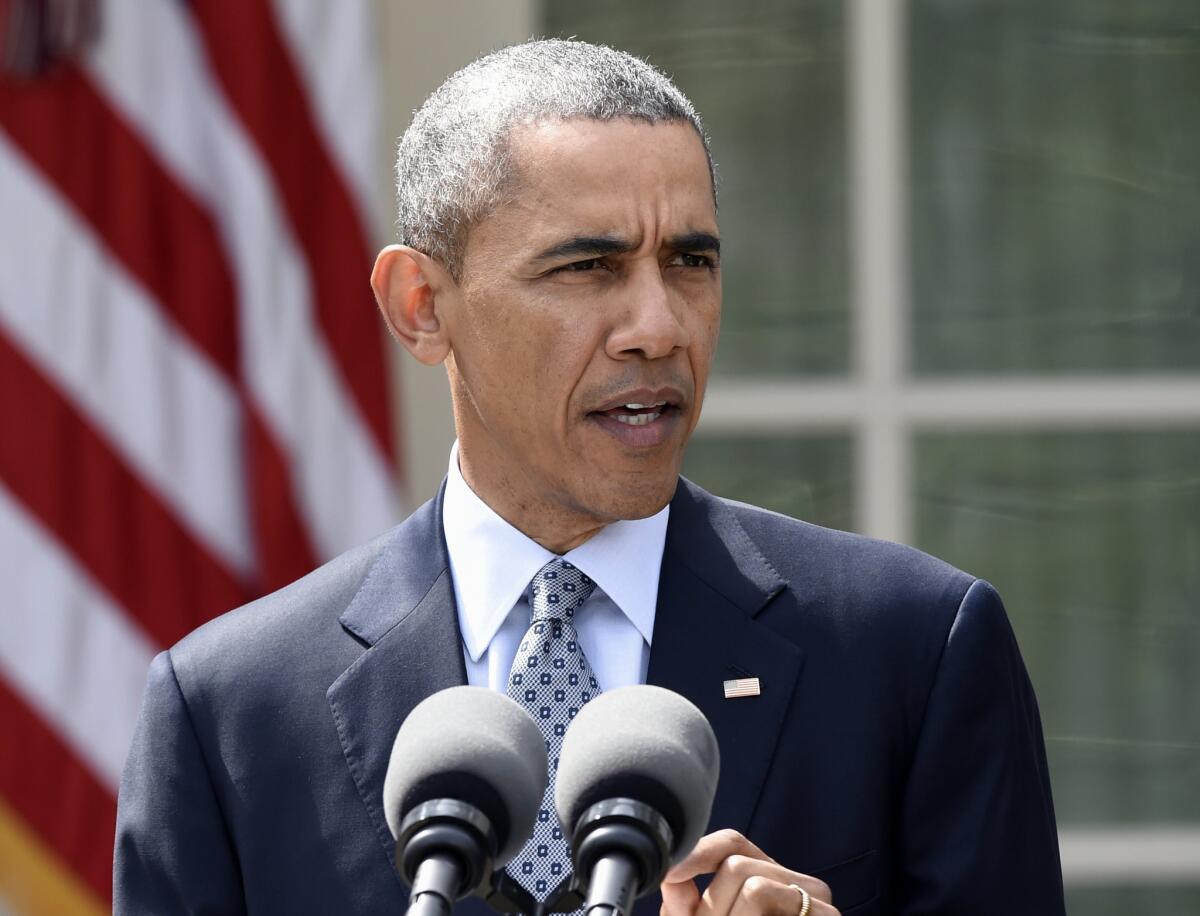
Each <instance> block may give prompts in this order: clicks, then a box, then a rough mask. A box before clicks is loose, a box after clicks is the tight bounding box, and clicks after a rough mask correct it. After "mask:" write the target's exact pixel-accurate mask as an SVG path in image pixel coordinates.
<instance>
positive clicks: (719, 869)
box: [660, 830, 838, 916]
mask: <svg viewBox="0 0 1200 916" xmlns="http://www.w3.org/2000/svg"><path fill="white" fill-rule="evenodd" d="M707 874H711V875H712V876H713V879H712V883H711V884H710V885H709V886H708V890H706V891H705V892H704V896H703V897H701V896H700V890H699V888H697V887H696V882H695V881H693V880H692V879H693V878H695V877H696V875H707ZM792 884H796V885H799V886H800V887H802V888H804V889H805V890H806V891H808V893H809V895H810V896H811V898H812V906H811V907H810V908H809V911H808V916H838V911H837V910H836V909H834V906H833V895H832V894H831V893H830V891H829V885H827V884H826V883H825V882H824V881H821V880H820V879H819V878H811V877H809V876H808V875H802V874H800V872H796V871H791V870H790V869H787V868H784V867H783V866H782V865H780V864H779V863H778V862H776V861H775V860H774V859H772V858H771V857H770V856H769V855H767V854H766V853H765V852H763V851H762V850H761V849H759V848H758V847H757V846H755V845H754V844H753V843H751V842H750V841H749V840H748V839H746V838H745V837H744V836H742V835H741V834H740V833H738V832H737V831H736V830H718V831H717V832H716V833H710V834H709V835H708V836H706V837H703V838H701V840H700V842H699V843H697V844H696V848H695V849H693V850H692V854H691V855H689V856H688V857H687V858H686V859H684V860H683V861H682V862H680V863H679V864H678V865H676V866H675V867H674V868H672V869H671V870H670V871H669V872H667V874H666V877H664V878H663V882H662V886H661V888H660V890H661V891H662V899H663V903H662V910H661V916H757V914H760V913H761V914H764V916H797V914H798V913H799V912H800V904H801V901H802V900H803V897H802V895H801V894H800V892H799V891H798V890H796V888H794V887H791V886H790V885H792Z"/></svg>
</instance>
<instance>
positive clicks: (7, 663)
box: [0, 484, 157, 795]
mask: <svg viewBox="0 0 1200 916" xmlns="http://www.w3.org/2000/svg"><path fill="white" fill-rule="evenodd" d="M0 544H3V545H4V549H3V550H0V582H3V583H4V608H3V612H0V671H3V674H4V676H5V679H6V680H7V681H8V682H9V683H10V684H12V686H13V688H14V689H15V690H17V692H18V693H20V694H21V696H22V697H24V698H25V700H26V701H27V702H28V703H29V705H30V707H31V708H33V709H34V710H36V711H37V713H38V714H39V715H40V716H41V717H42V718H43V719H45V720H46V721H47V722H49V723H50V724H51V725H52V726H53V727H54V729H55V730H56V731H57V732H58V733H59V734H60V735H61V736H62V738H63V740H64V741H66V742H67V743H68V744H69V745H70V746H71V747H72V748H73V749H74V750H75V751H76V753H77V754H78V755H79V758H80V759H81V760H83V761H85V762H86V763H87V764H88V765H89V766H90V767H91V769H92V770H93V771H94V773H95V775H96V777H97V778H98V779H99V780H100V782H102V783H103V784H104V785H105V786H107V787H108V788H109V789H110V790H111V791H112V792H113V794H114V795H115V794H116V791H117V785H118V784H119V783H120V780H121V768H122V767H123V766H124V764H125V755H126V753H127V752H128V748H129V742H130V740H131V739H132V738H133V729H134V725H135V723H136V721H137V714H138V709H139V707H140V705H141V696H142V689H143V686H144V685H145V682H146V672H147V671H148V670H149V668H150V662H151V660H152V659H153V658H154V654H155V652H156V651H157V650H156V649H155V647H154V646H153V645H152V644H151V643H150V641H149V640H148V639H147V638H146V636H145V635H144V634H143V633H142V632H141V630H140V629H138V627H137V626H136V625H135V624H133V623H132V622H131V621H130V619H129V617H128V615H127V614H125V613H124V612H123V611H122V610H121V609H119V608H118V607H117V606H116V605H114V604H113V603H112V602H111V600H110V599H109V598H108V597H107V595H106V594H105V593H104V592H103V591H101V590H100V588H98V587H97V586H96V585H95V584H94V583H93V582H92V581H91V579H90V578H89V577H88V576H87V575H86V574H85V573H84V572H82V571H81V570H80V568H79V567H78V566H77V565H76V563H75V562H74V560H73V559H72V557H71V556H70V554H69V553H67V552H66V551H65V550H64V549H63V547H62V546H61V545H60V544H59V543H58V541H57V540H56V539H55V538H53V537H52V536H50V535H49V534H47V533H46V532H45V530H44V529H43V528H42V527H41V526H40V525H39V524H38V523H37V521H35V520H34V519H32V518H30V517H29V515H28V514H27V513H26V512H25V510H24V509H23V508H22V507H21V506H20V505H19V504H18V503H17V501H16V499H15V498H14V497H13V496H12V494H10V493H9V491H8V490H7V489H6V488H5V487H4V486H3V485H2V484H0Z"/></svg>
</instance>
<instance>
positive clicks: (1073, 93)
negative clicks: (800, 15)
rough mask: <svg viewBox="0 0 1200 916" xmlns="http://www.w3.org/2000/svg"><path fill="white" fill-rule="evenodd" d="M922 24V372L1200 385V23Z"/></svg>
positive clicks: (974, 10) (913, 170)
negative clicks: (1163, 378) (1096, 375)
mask: <svg viewBox="0 0 1200 916" xmlns="http://www.w3.org/2000/svg"><path fill="white" fill-rule="evenodd" d="M909 10H910V15H909V41H910V46H909V63H910V77H909V95H908V99H909V112H910V131H911V149H910V156H909V162H910V174H911V180H912V188H911V221H912V223H911V230H912V245H913V250H912V254H913V263H912V275H913V296H912V314H913V326H912V335H913V336H912V348H913V365H914V367H915V368H916V370H917V371H918V372H923V373H939V372H1004V371H1022V370H1025V371H1028V370H1034V371H1051V372H1053V371H1074V370H1115V371H1127V370H1169V369H1174V370H1181V369H1196V368H1200V258H1198V257H1197V252H1198V251H1200V118H1197V117H1196V112H1197V107H1196V105H1197V99H1198V98H1200V41H1198V39H1197V35H1200V5H1198V4H1196V2H1195V0H1155V2H1124V0H1106V2H1101V0H1061V2H1060V0H1056V2H1053V3H1048V2H1046V0H1002V2H1001V0H911V2H910V4H909Z"/></svg>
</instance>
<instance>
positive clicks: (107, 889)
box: [0, 677, 117, 901]
mask: <svg viewBox="0 0 1200 916" xmlns="http://www.w3.org/2000/svg"><path fill="white" fill-rule="evenodd" d="M0 735H3V736H4V740H3V749H2V750H0V796H3V797H4V800H5V801H6V802H7V803H8V804H9V805H10V806H11V807H12V809H13V810H14V811H16V812H17V814H18V815H20V817H21V819H22V820H24V821H25V823H26V824H28V825H29V826H30V827H31V828H33V829H34V830H35V831H36V832H37V833H38V834H39V835H40V836H41V837H42V839H43V840H44V841H45V843H46V845H48V846H50V847H51V848H52V849H54V851H55V852H56V853H57V854H58V855H59V857H60V858H61V859H62V860H63V862H64V863H66V865H67V866H68V867H69V868H70V869H71V870H72V871H74V872H75V873H77V874H78V875H79V876H80V877H81V878H82V879H83V880H84V881H85V882H86V883H87V884H88V886H89V887H91V888H92V889H93V890H94V891H95V892H96V893H97V894H99V895H100V896H101V898H102V899H104V900H106V901H110V900H112V861H113V860H112V850H113V837H114V835H115V833H116V826H117V804H116V801H115V799H113V797H112V795H111V794H109V792H108V790H107V789H105V788H104V786H102V785H101V784H100V782H99V781H98V780H97V779H96V777H95V776H93V775H92V772H91V770H90V769H88V767H86V766H85V765H84V764H83V763H81V762H80V761H79V759H78V758H77V757H76V756H75V754H74V752H73V751H72V750H71V749H70V748H68V747H67V746H66V745H64V744H63V743H62V741H61V740H59V738H58V736H57V735H55V733H54V732H53V731H52V730H51V729H50V728H48V727H47V726H46V724H45V723H44V722H43V721H42V720H41V719H40V718H39V717H38V716H36V715H34V714H33V713H32V712H31V711H30V710H29V708H28V707H27V706H26V705H25V703H24V702H23V701H22V700H21V699H20V698H18V697H17V696H16V694H15V693H13V691H12V688H10V687H9V685H8V683H7V682H6V681H5V680H4V678H2V677H0Z"/></svg>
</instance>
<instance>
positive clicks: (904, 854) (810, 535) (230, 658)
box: [115, 481, 1063, 916]
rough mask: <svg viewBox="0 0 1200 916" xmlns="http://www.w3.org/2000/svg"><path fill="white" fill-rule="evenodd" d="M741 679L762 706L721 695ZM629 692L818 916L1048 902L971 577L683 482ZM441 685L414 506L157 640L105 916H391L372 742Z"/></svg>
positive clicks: (457, 649) (1043, 841) (379, 774)
mask: <svg viewBox="0 0 1200 916" xmlns="http://www.w3.org/2000/svg"><path fill="white" fill-rule="evenodd" d="M748 676H751V677H758V678H759V679H760V681H761V685H762V693H761V695H760V696H757V697H753V698H739V699H730V700H726V699H724V695H723V691H722V682H723V681H724V680H726V679H728V678H736V677H748ZM648 680H649V682H650V683H653V684H659V685H661V686H664V687H668V688H670V689H672V690H675V691H678V692H679V693H681V694H683V695H684V696H686V697H688V698H689V699H690V700H692V702H694V703H695V704H696V705H697V706H698V707H699V708H700V709H701V710H703V712H704V713H705V715H707V716H708V719H709V721H710V722H711V723H712V726H713V729H714V730H715V732H716V734H717V737H718V740H719V742H720V748H721V778H720V784H719V787H718V790H717V796H716V802H715V804H714V806H713V812H712V821H711V827H712V829H716V828H721V827H733V828H736V829H738V830H740V831H742V832H744V833H745V834H747V835H748V836H749V837H750V838H751V839H752V840H753V841H754V842H755V843H757V844H758V845H759V846H760V847H761V848H763V849H764V850H766V851H767V852H768V853H769V854H770V855H771V856H773V857H774V858H775V859H776V860H778V861H779V862H781V863H783V864H784V865H786V866H788V867H789V868H792V869H795V870H797V871H801V872H806V873H808V874H814V875H817V876H820V877H821V878H823V879H824V880H825V881H827V882H828V883H829V885H830V886H831V887H832V889H833V893H834V903H835V905H837V906H838V907H839V908H840V909H841V911H842V912H843V913H846V914H855V916H866V914H883V913H904V914H918V913H920V914H957V916H966V914H972V916H973V914H990V913H995V914H1004V916H1012V914H1016V913H1020V914H1043V913H1045V914H1060V913H1062V912H1063V902H1062V881H1061V873H1060V867H1059V859H1058V847H1057V839H1056V831H1055V823H1054V812H1053V808H1052V805H1051V799H1050V786H1049V781H1048V778H1047V771H1046V758H1045V750H1044V745H1043V740H1042V731H1041V723H1040V721H1039V718H1038V711H1037V704H1036V701H1035V699H1034V695H1033V691H1032V689H1031V687H1030V683H1029V679H1028V677H1027V676H1026V673H1025V669H1024V666H1023V664H1022V662H1021V658H1020V655H1019V653H1018V650H1017V645H1016V642H1015V640H1014V638H1013V634H1012V630H1011V629H1010V627H1009V624H1008V620H1007V618H1006V617H1005V613H1004V610H1003V607H1002V606H1001V603H1000V599H999V598H998V597H997V595H996V593H995V591H994V590H993V589H992V588H991V586H989V585H988V584H987V583H986V582H983V581H981V580H978V579H974V578H972V577H971V576H968V575H966V574H964V573H962V572H960V571H958V570H956V569H954V568H952V567H950V566H948V565H946V564H945V563H942V562H940V561H938V560H935V559H933V558H931V557H929V556H926V555H925V554H922V553H920V552H918V551H915V550H912V549H909V548H906V547H901V546H897V545H894V544H888V543H883V542H879V541H872V540H868V539H866V538H862V537H857V536H854V535H850V534H845V533H841V532H836V531H829V530H826V529H823V528H818V527H815V526H813V525H809V524H805V523H803V522H798V521H795V520H793V519H789V518H785V517H782V516H779V515H775V514H773V513H769V512H766V511H764V510H761V509H756V508H753V507H750V506H745V505H741V504H738V503H733V502H729V501H726V500H722V499H718V498H716V497H713V496H711V495H709V494H707V493H705V492H704V491H703V490H701V489H699V488H698V487H696V486H694V485H692V484H690V483H689V482H687V481H681V483H680V486H679V488H678V491H677V493H676V496H675V498H674V501H673V502H672V504H671V515H670V524H669V527H668V529H667V539H666V547H665V550H664V554H663V565H662V576H661V581H660V586H659V596H658V609H657V616H656V619H655V625H654V639H653V647H652V650H651V653H650V668H649V674H648ZM465 682H466V674H465V669H464V665H463V655H462V641H461V637H460V635H459V631H458V622H457V615H456V613H455V605H454V591H453V587H452V583H451V579H450V569H449V562H448V559H447V553H446V548H445V543H444V540H443V536H442V526H441V499H440V496H439V498H438V499H435V500H433V501H431V502H430V503H428V504H426V505H425V506H424V507H422V508H421V509H419V510H418V511H417V512H416V513H415V514H414V515H413V516H412V517H411V518H409V519H408V520H407V521H406V522H404V523H403V524H402V525H400V526H399V527H398V528H396V529H394V530H393V531H391V532H389V533H388V534H386V535H384V536H383V537H381V538H379V539H377V540H376V541H374V542H372V543H370V544H367V545H365V546H363V547H360V548H358V549H356V550H353V551H351V552H350V553H347V554H345V555H344V556H342V557H340V558H338V559H336V560H334V561H332V562H331V563H329V564H327V565H325V566H323V567H322V568H320V569H318V570H317V571H316V572H314V573H312V574H311V575H309V576H307V577H306V578H304V579H302V580H300V581H299V582H296V583H295V584H293V585H291V586H289V587H288V588H285V589H283V590H282V591H280V592H277V593H275V594H273V595H270V596H268V597H266V598H263V599H261V600H260V601H257V602H255V603H253V604H251V605H248V606H246V607H244V608H241V609H239V610H237V611H234V612H232V613H230V614H226V615H225V616H223V617H221V618H218V619H217V620H215V621H213V622H211V623H209V624H207V625H206V626H204V627H202V628H200V629H199V630H197V631H196V632H195V633H193V634H192V635H190V636H188V637H187V638H186V639H184V640H183V641H182V642H180V643H179V644H178V645H177V646H175V647H174V648H173V649H171V650H170V651H169V652H164V653H163V654H161V655H159V656H158V658H157V659H155V661H154V664H153V667H152V668H151V672H150V677H149V683H148V686H147V688H146V695H145V700H144V705H143V709H142V713H141V719H140V724H139V726H138V729H137V734H136V736H135V738H134V742H133V747H132V750H131V752H130V756H129V761H128V764H127V766H126V770H125V774H124V778H123V780H122V782H121V790H120V800H119V809H118V824H117V840H116V864H115V910H116V912H117V913H153V914H158V916H166V914H175V913H213V914H216V913H222V914H225V913H228V914H234V913H289V914H295V913H339V914H342V913H345V914H349V913H373V914H385V913H400V912H402V911H403V909H404V906H405V901H406V899H407V894H406V891H405V889H404V888H403V886H402V885H401V883H400V881H399V879H398V878H397V877H396V875H395V873H394V871H393V868H392V853H393V843H392V840H391V837H390V835H389V833H388V829H387V826H386V824H385V822H384V815H383V809H382V804H381V801H382V799H381V793H382V787H383V777H384V771H385V769H386V767H387V761H388V754H389V751H390V748H391V744H392V739H393V737H394V736H395V734H396V730H397V728H398V727H399V725H400V723H401V722H402V721H403V719H404V717H405V716H406V715H407V714H408V712H409V710H411V709H412V708H413V707H414V706H415V705H416V704H417V703H419V702H420V701H421V700H422V699H424V698H425V697H427V696H429V695H430V694H431V693H433V692H434V691H437V690H440V689H442V688H445V687H450V686H453V685H455V684H462V683H465ZM638 907H639V916H648V914H650V913H653V912H655V911H656V910H657V907H658V901H657V898H651V899H649V900H645V901H642V902H640V903H639V904H638ZM459 909H460V910H461V911H462V912H468V913H482V912H486V908H485V907H484V906H483V905H482V903H481V902H479V901H468V902H466V903H464V904H461V905H460V908H459Z"/></svg>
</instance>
